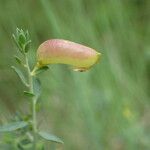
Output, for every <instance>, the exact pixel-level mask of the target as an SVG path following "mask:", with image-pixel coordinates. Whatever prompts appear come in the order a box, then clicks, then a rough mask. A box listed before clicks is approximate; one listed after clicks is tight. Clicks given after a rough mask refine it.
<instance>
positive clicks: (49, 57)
mask: <svg viewBox="0 0 150 150" xmlns="http://www.w3.org/2000/svg"><path fill="white" fill-rule="evenodd" d="M13 39H14V41H15V43H16V45H17V48H18V50H19V53H20V54H21V57H19V56H14V58H15V60H16V62H17V63H18V64H19V65H20V68H21V67H22V69H24V70H25V71H26V74H24V73H23V72H22V70H20V68H17V67H15V66H12V69H13V70H14V71H15V72H16V74H17V75H18V77H19V78H20V80H21V81H22V83H23V84H24V86H25V87H26V91H24V94H25V95H26V96H27V97H28V98H29V99H31V101H32V104H31V105H32V107H31V108H32V109H31V112H30V114H27V115H24V116H22V115H20V114H17V116H16V117H15V120H13V122H11V123H9V124H7V125H1V126H0V133H2V134H4V135H5V134H7V133H10V132H11V133H15V134H12V135H13V136H15V137H16V136H17V138H14V137H13V136H12V135H11V136H10V138H8V139H7V142H6V143H9V146H10V145H11V149H15V150H27V149H28V150H29V149H32V150H45V147H44V143H43V140H41V139H44V140H48V141H51V142H56V143H59V144H63V141H62V140H61V139H60V138H58V137H57V136H55V135H53V134H50V133H47V132H44V131H39V129H38V125H37V119H36V107H37V102H38V98H39V96H40V94H41V83H40V80H39V79H38V74H39V73H42V72H43V71H46V70H48V69H49V67H48V65H50V64H68V65H71V66H72V67H73V70H75V71H86V70H88V69H90V68H91V67H92V66H93V65H94V64H95V63H96V62H97V61H98V60H99V58H100V55H101V54H100V53H98V52H96V51H95V50H94V49H92V48H89V47H86V46H83V45H81V44H77V43H74V42H70V41H67V40H61V39H52V40H48V41H45V42H44V43H42V44H41V45H40V46H39V48H38V49H37V62H36V63H35V64H36V65H35V67H33V69H32V68H31V66H30V64H29V55H30V53H29V49H30V48H29V45H30V43H31V40H30V36H29V33H28V31H23V30H22V29H21V30H20V29H18V28H17V29H16V34H15V35H13ZM18 135H19V136H18ZM14 139H17V140H14ZM8 141H9V142H8ZM10 141H11V142H10ZM6 143H5V146H6V145H7V144H6ZM10 143H11V144H10ZM7 146H8V145H7ZM3 149H4V148H3Z"/></svg>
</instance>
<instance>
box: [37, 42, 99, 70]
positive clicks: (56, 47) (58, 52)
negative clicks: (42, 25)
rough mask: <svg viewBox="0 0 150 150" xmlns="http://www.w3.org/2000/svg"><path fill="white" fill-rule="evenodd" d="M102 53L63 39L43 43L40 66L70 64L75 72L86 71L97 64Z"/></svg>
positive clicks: (38, 55) (39, 58) (38, 59)
mask: <svg viewBox="0 0 150 150" xmlns="http://www.w3.org/2000/svg"><path fill="white" fill-rule="evenodd" d="M100 56H101V53H99V52H97V51H95V50H94V49H92V48H90V47H87V46H84V45H81V44H78V43H75V42H71V41H67V40H62V39H51V40H47V41H45V42H43V43H42V44H41V45H40V46H39V48H38V50H37V61H38V66H44V65H49V64H68V65H71V66H73V68H74V69H73V70H75V71H81V72H82V71H86V70H88V69H89V68H91V67H92V66H93V65H94V64H96V63H97V62H98V60H99V58H100Z"/></svg>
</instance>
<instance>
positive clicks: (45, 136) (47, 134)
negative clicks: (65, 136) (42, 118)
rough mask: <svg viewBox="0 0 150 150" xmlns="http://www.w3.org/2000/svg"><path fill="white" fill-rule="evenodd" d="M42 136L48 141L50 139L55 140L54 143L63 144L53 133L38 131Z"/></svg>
mask: <svg viewBox="0 0 150 150" xmlns="http://www.w3.org/2000/svg"><path fill="white" fill-rule="evenodd" d="M38 134H39V135H40V136H41V137H42V138H44V139H45V140H48V141H52V142H56V143H61V144H64V142H63V141H62V140H61V139H60V138H59V137H57V136H55V135H53V134H49V133H47V132H43V131H41V132H39V133H38Z"/></svg>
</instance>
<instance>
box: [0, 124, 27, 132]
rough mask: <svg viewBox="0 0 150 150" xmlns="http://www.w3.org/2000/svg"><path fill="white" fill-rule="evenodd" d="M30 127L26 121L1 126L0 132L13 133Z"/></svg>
mask: <svg viewBox="0 0 150 150" xmlns="http://www.w3.org/2000/svg"><path fill="white" fill-rule="evenodd" d="M27 125H28V123H27V122H25V121H19V122H13V123H10V124H7V125H3V126H0V132H11V131H15V130H17V129H21V128H24V127H26V126H27Z"/></svg>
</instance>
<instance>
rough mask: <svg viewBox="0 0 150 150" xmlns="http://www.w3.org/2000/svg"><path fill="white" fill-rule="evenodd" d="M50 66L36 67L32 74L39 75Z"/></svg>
mask: <svg viewBox="0 0 150 150" xmlns="http://www.w3.org/2000/svg"><path fill="white" fill-rule="evenodd" d="M48 69H49V67H48V66H43V67H40V68H35V71H34V70H33V72H32V74H33V75H38V74H40V73H43V72H45V71H46V70H48Z"/></svg>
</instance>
